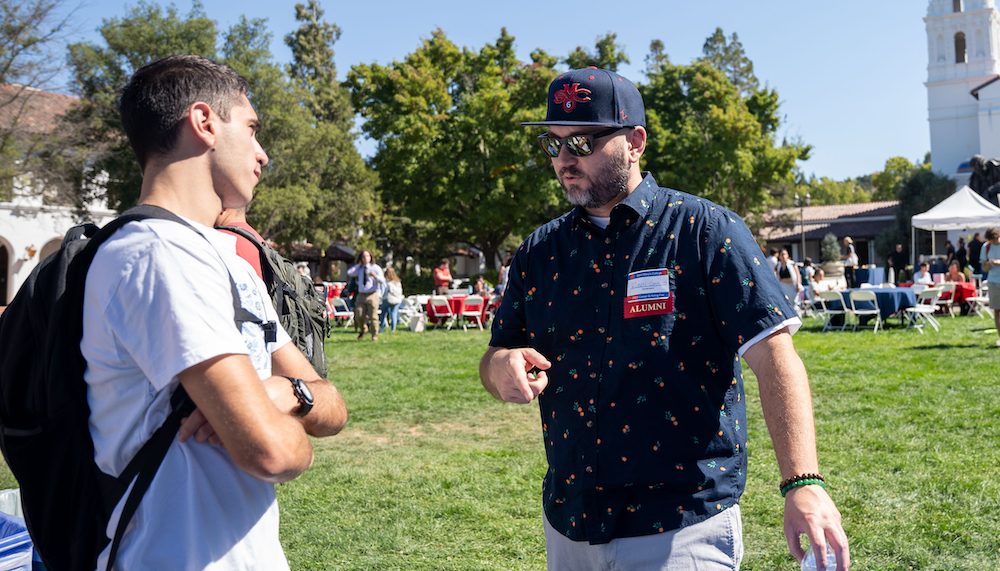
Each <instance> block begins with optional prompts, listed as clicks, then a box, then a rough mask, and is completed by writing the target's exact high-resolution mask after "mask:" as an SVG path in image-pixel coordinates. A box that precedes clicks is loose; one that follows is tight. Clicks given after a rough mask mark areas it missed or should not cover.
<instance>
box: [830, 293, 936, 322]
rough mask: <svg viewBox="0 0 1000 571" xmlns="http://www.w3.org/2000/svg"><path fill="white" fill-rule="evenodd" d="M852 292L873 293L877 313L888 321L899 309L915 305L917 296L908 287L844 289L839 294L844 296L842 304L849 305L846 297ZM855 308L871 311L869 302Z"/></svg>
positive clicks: (858, 304) (859, 303)
mask: <svg viewBox="0 0 1000 571" xmlns="http://www.w3.org/2000/svg"><path fill="white" fill-rule="evenodd" d="M852 291H871V292H875V299H876V300H878V312H879V313H880V314H881V315H882V319H888V318H889V317H890V316H892V315H893V314H894V313H896V312H897V311H899V310H901V309H905V308H907V307H914V306H915V305H917V296H916V294H914V293H913V290H912V289H910V288H908V287H873V288H855V289H845V290H844V291H842V292H841V293H842V294H843V295H844V302H846V303H847V304H848V305H850V303H851V302H850V299H848V296H849V295H850V293H851V292H852ZM857 307H858V309H873V308H872V304H871V303H869V302H858V303H857Z"/></svg>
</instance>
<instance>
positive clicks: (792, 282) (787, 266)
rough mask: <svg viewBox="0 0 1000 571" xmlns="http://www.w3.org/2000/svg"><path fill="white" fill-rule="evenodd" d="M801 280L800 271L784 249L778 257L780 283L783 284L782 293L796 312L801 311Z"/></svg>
mask: <svg viewBox="0 0 1000 571" xmlns="http://www.w3.org/2000/svg"><path fill="white" fill-rule="evenodd" d="M800 279H801V278H800V276H799V269H798V268H797V267H796V266H795V262H793V261H792V258H791V257H790V256H789V255H788V250H785V249H782V250H781V253H780V255H779V256H778V281H779V282H781V291H782V292H783V293H784V294H785V297H786V298H788V301H790V302H792V305H794V306H795V309H796V311H798V310H799V292H800V291H802V283H801V281H800Z"/></svg>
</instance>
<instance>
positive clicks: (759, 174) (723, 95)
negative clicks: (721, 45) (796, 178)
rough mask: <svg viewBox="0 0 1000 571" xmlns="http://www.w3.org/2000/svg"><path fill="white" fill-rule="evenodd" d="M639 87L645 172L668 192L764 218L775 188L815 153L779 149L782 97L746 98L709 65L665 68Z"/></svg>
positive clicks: (799, 147)
mask: <svg viewBox="0 0 1000 571" xmlns="http://www.w3.org/2000/svg"><path fill="white" fill-rule="evenodd" d="M647 77H648V79H649V83H648V84H646V85H643V86H640V92H641V93H642V96H643V100H644V102H645V105H646V125H647V131H649V142H648V143H647V152H646V154H645V155H644V158H645V160H646V168H648V169H649V170H650V171H651V172H653V174H654V175H655V176H656V177H657V179H658V181H659V182H660V183H661V184H663V185H664V186H671V187H674V188H679V189H683V190H687V191H689V192H693V193H695V194H699V195H701V196H704V197H705V198H708V199H709V200H712V201H714V202H717V203H719V204H721V205H723V206H725V207H727V208H729V209H731V210H733V211H734V212H736V213H737V214H739V215H740V216H743V217H746V216H747V215H748V214H750V213H761V212H763V211H765V210H767V208H768V207H769V203H770V201H771V198H770V194H769V187H770V186H771V185H774V184H777V183H778V182H779V181H782V180H786V179H787V178H788V177H789V176H790V175H791V173H792V171H793V169H794V168H795V162H796V161H797V160H805V159H807V158H808V156H809V150H810V148H811V147H809V146H808V145H805V144H802V143H800V142H792V143H789V142H782V144H781V145H775V133H776V130H777V128H778V125H779V119H778V95H777V92H775V91H774V90H758V91H755V92H754V93H753V94H751V95H750V97H747V98H744V97H743V96H741V94H740V92H739V90H738V89H737V87H736V86H735V85H733V83H732V82H731V81H730V80H729V79H728V78H727V77H726V76H725V75H724V74H723V73H722V72H721V71H720V70H718V69H717V68H715V67H714V66H713V65H711V64H709V63H708V62H707V61H704V60H699V61H695V62H694V63H692V64H691V65H686V66H685V65H673V64H670V63H669V61H665V62H664V63H659V64H656V65H654V66H653V68H652V69H651V70H650V71H649V73H648V74H647Z"/></svg>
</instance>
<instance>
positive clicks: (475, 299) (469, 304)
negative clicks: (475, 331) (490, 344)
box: [461, 295, 486, 331]
mask: <svg viewBox="0 0 1000 571" xmlns="http://www.w3.org/2000/svg"><path fill="white" fill-rule="evenodd" d="M484 303H486V301H484V300H483V297H482V296H480V295H470V296H469V297H467V298H465V301H463V302H462V313H461V317H462V329H463V330H464V331H468V330H469V328H468V327H467V323H468V322H469V320H470V319H474V320H475V321H476V325H478V326H479V330H480V331H482V330H483V304H484Z"/></svg>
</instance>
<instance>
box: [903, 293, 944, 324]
mask: <svg viewBox="0 0 1000 571" xmlns="http://www.w3.org/2000/svg"><path fill="white" fill-rule="evenodd" d="M940 295H941V289H940V288H936V287H931V288H927V289H925V290H924V291H922V292H920V295H918V296H917V305H915V306H913V307H907V308H906V318H907V321H908V323H907V325H906V328H907V329H909V328H911V327H912V328H914V329H916V330H918V331H920V334H921V335H923V334H924V324H923V323H921V321H923V322H926V323H930V324H931V327H933V328H934V331H938V330H939V328H940V324H939V323H938V321H937V319H936V318H935V317H934V311H935V310H936V309H937V302H938V297H940Z"/></svg>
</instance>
